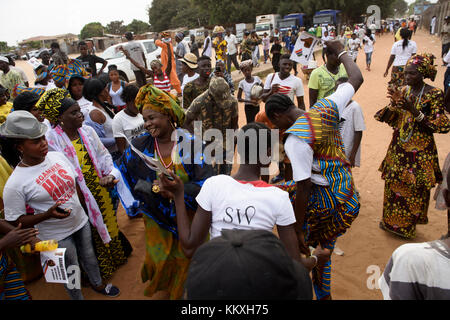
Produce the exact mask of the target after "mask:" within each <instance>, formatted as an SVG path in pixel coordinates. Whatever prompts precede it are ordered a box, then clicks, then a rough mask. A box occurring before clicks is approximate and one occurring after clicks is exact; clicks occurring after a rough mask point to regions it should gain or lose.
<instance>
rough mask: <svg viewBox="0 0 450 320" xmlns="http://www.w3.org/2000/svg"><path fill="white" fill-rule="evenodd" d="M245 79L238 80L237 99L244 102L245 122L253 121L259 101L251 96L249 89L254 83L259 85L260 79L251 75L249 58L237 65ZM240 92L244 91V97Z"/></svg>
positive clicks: (250, 89)
mask: <svg viewBox="0 0 450 320" xmlns="http://www.w3.org/2000/svg"><path fill="white" fill-rule="evenodd" d="M239 68H240V69H241V71H242V73H243V74H244V76H245V79H243V80H241V81H240V82H239V90H238V101H239V102H244V103H245V116H246V118H247V124H248V123H251V122H254V121H255V116H256V114H257V113H258V112H259V101H258V100H256V99H254V98H252V95H251V91H252V88H253V86H254V85H258V86H261V91H262V86H263V84H262V81H261V79H260V78H259V77H258V76H252V71H253V63H252V61H251V60H246V61H242V62H241V63H240V65H239ZM242 92H244V93H245V99H242Z"/></svg>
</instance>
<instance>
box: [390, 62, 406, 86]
mask: <svg viewBox="0 0 450 320" xmlns="http://www.w3.org/2000/svg"><path fill="white" fill-rule="evenodd" d="M405 84H406V83H405V66H397V67H392V71H391V80H390V81H389V82H388V89H394V90H395V89H398V88H400V87H403V86H404V85H405Z"/></svg>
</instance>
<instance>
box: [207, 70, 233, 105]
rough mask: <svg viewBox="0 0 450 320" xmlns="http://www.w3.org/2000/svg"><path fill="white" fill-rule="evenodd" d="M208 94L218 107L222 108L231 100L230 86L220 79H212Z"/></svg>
mask: <svg viewBox="0 0 450 320" xmlns="http://www.w3.org/2000/svg"><path fill="white" fill-rule="evenodd" d="M208 92H209V94H210V95H211V96H212V97H213V98H214V101H215V102H216V103H217V105H218V106H219V107H224V106H225V105H226V102H227V101H229V100H230V99H231V98H232V97H231V93H230V86H229V85H228V83H227V82H226V81H225V79H224V78H222V77H212V79H211V82H210V83H209V89H208Z"/></svg>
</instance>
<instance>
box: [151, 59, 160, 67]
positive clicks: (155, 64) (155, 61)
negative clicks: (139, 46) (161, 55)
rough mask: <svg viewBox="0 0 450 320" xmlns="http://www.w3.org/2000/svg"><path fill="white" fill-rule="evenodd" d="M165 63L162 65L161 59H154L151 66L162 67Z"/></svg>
mask: <svg viewBox="0 0 450 320" xmlns="http://www.w3.org/2000/svg"><path fill="white" fill-rule="evenodd" d="M162 66H163V65H162V63H161V61H159V60H156V59H155V60H152V62H150V68H153V67H160V68H161V67H162Z"/></svg>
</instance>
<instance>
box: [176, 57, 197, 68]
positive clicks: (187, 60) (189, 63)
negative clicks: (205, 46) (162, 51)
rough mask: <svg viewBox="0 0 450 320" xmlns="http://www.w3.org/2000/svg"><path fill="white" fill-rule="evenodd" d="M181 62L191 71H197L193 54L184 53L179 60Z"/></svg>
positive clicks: (195, 58)
mask: <svg viewBox="0 0 450 320" xmlns="http://www.w3.org/2000/svg"><path fill="white" fill-rule="evenodd" d="M180 61H181V62H184V63H186V64H187V66H188V67H189V68H191V69H197V68H198V64H197V56H196V55H195V54H193V53H186V54H185V55H184V57H183V58H182V59H180Z"/></svg>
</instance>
